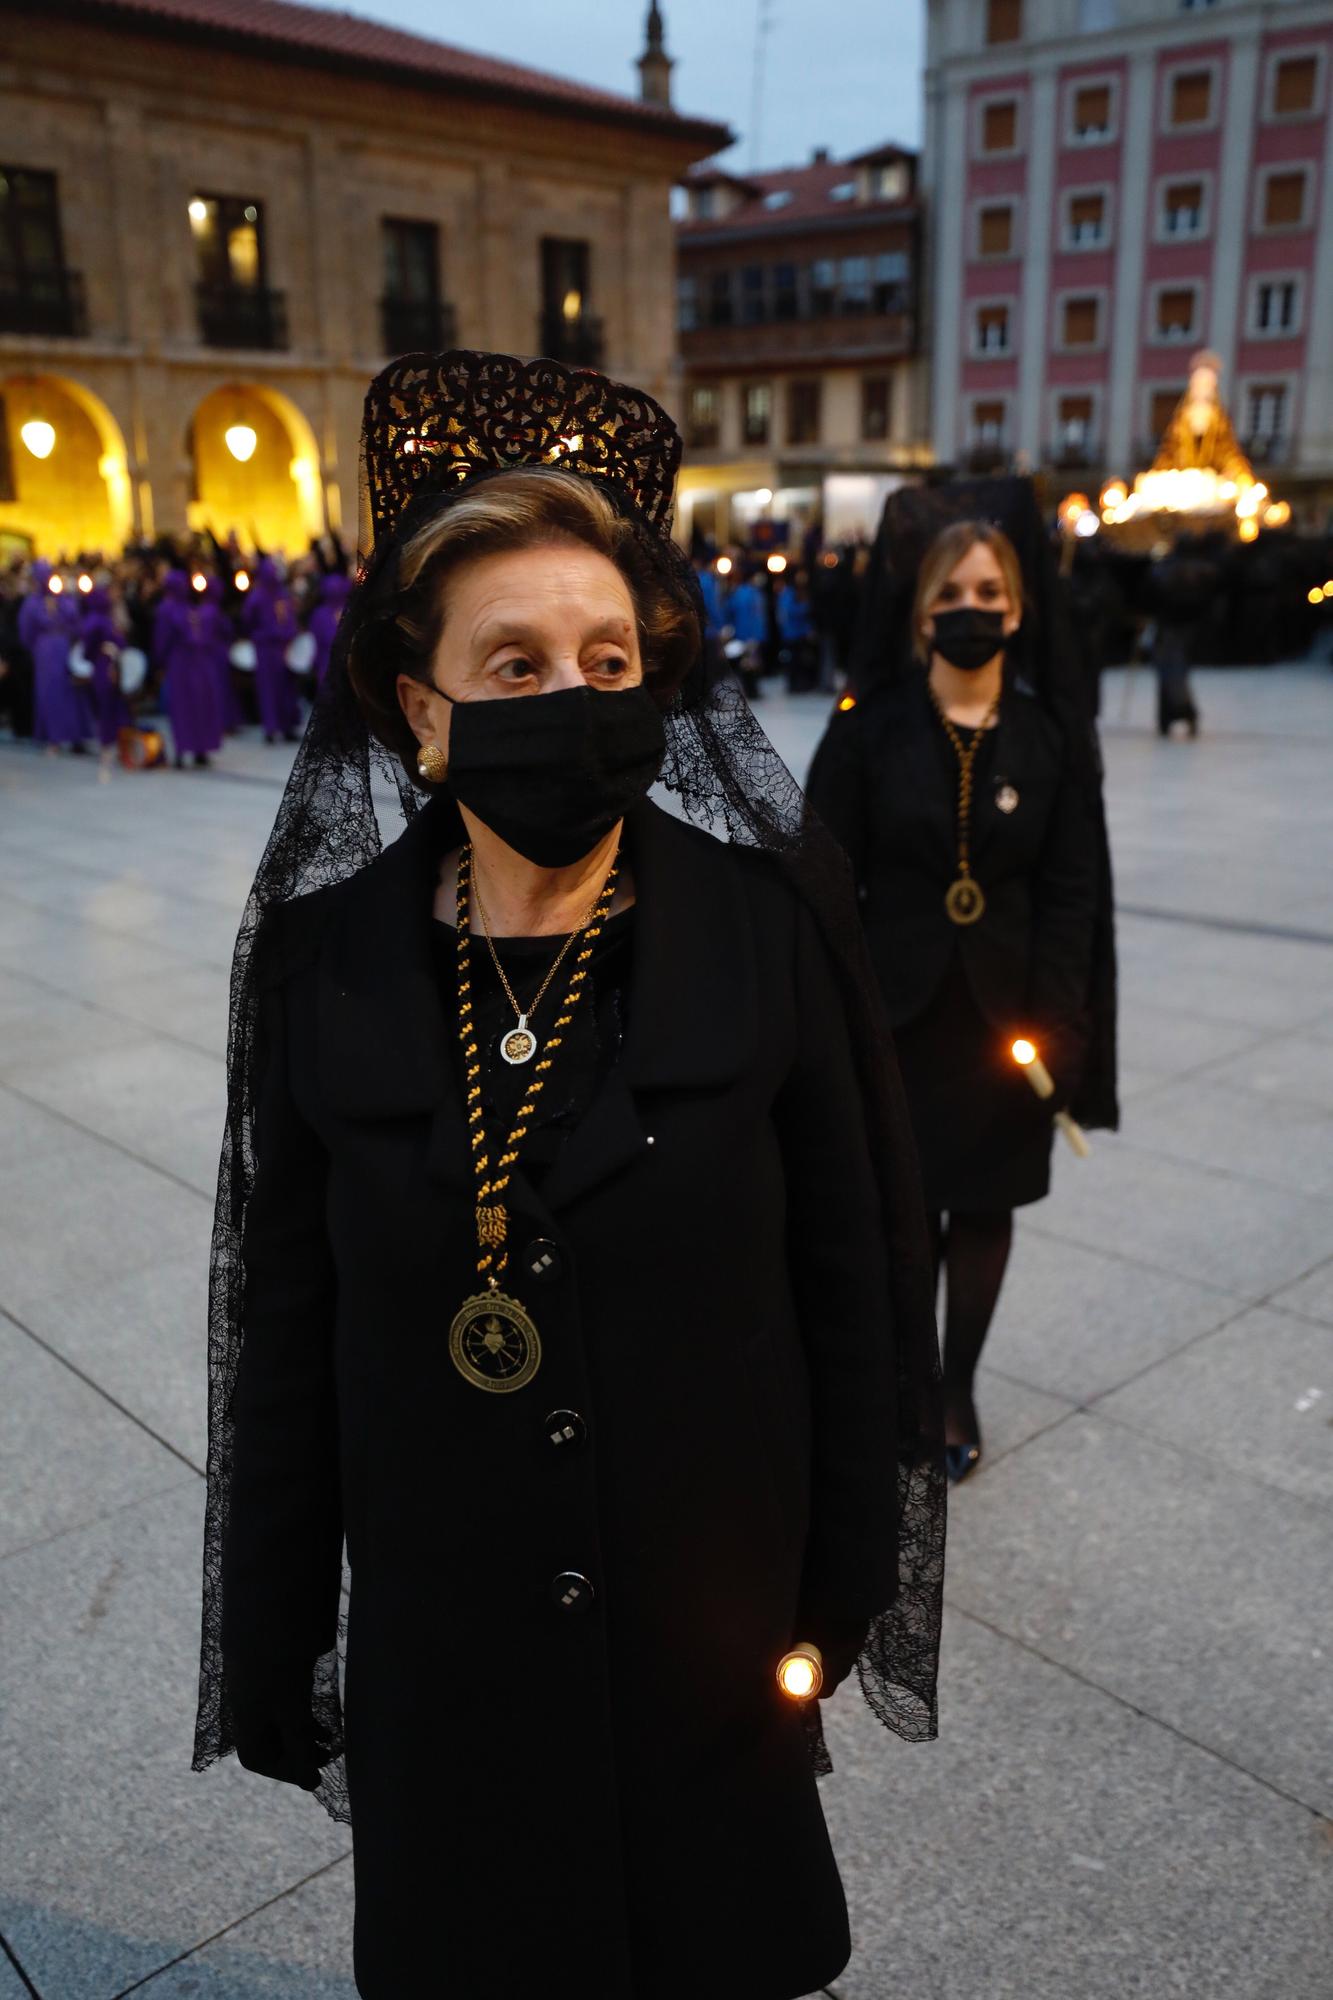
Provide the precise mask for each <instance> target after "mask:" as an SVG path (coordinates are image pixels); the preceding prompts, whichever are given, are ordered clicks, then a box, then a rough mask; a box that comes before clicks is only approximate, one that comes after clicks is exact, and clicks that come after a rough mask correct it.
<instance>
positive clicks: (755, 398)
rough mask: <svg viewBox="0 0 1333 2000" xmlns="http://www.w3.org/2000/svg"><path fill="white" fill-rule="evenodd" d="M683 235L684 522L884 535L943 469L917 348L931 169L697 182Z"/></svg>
mask: <svg viewBox="0 0 1333 2000" xmlns="http://www.w3.org/2000/svg"><path fill="white" fill-rule="evenodd" d="M683 200H684V213H683V214H682V215H681V216H680V217H679V219H678V221H677V225H676V232H677V252H678V257H679V272H678V280H677V283H678V320H679V328H680V348H681V359H682V363H683V366H684V370H685V431H686V470H685V474H684V477H683V479H682V482H681V503H682V514H683V516H684V525H685V526H686V528H687V529H693V530H697V531H699V532H700V533H702V534H705V535H708V536H711V537H713V538H714V539H716V540H717V541H718V542H725V541H728V540H733V539H734V540H744V539H746V538H747V536H748V535H749V533H750V530H751V529H752V527H754V526H755V525H756V524H757V523H758V522H759V521H761V520H764V519H767V520H768V521H770V522H773V523H776V524H778V525H779V526H780V527H781V526H782V525H784V524H785V526H786V528H787V531H788V532H791V531H792V530H793V529H795V530H798V531H799V529H800V528H802V527H804V526H805V525H806V524H807V523H808V522H810V521H812V520H813V519H815V518H816V517H818V518H819V519H820V520H821V521H822V523H823V525H824V528H825V531H826V533H827V535H828V536H829V538H830V539H832V540H842V539H844V538H845V537H847V536H850V535H854V534H857V533H867V534H868V533H870V532H871V531H872V530H873V528H874V526H875V523H876V522H877V521H878V518H879V513H880V509H881V507H882V505H883V499H884V494H885V492H886V491H887V490H888V488H889V486H890V485H891V484H892V483H893V482H894V481H900V480H901V479H903V478H904V477H906V476H908V475H909V474H910V473H911V472H912V471H913V470H914V469H916V468H918V467H920V466H922V465H924V464H926V463H927V462H928V460H929V451H928V448H927V439H928V414H927V409H926V402H925V387H926V384H925V377H924V371H923V368H922V365H921V362H920V359H919V350H918V340H917V283H918V279H917V265H918V245H919V227H920V214H919V209H918V205H917V199H916V158H915V155H914V154H912V153H910V152H908V151H907V150H906V149H904V148H903V147H900V146H884V147H880V148H877V149H876V150H874V151H873V152H868V153H864V154H860V155H858V156H857V157H856V158H855V159H852V160H842V161H839V160H833V159H830V158H829V156H828V155H827V153H825V152H822V151H821V152H819V153H817V154H816V155H815V157H814V158H813V160H811V161H810V162H808V163H807V164H806V165H805V166H801V167H789V168H785V169H777V170H774V171H772V172H766V173H757V174H752V175H745V176H741V175H737V174H732V173H727V172H725V171H723V170H721V169H719V168H718V167H716V166H704V167H700V168H696V169H695V170H694V171H693V172H692V173H691V174H690V175H689V176H688V177H687V179H686V183H685V187H684V191H683Z"/></svg>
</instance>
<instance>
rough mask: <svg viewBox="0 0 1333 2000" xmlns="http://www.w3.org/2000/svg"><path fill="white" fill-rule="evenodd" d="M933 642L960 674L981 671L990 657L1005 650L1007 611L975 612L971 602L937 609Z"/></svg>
mask: <svg viewBox="0 0 1333 2000" xmlns="http://www.w3.org/2000/svg"><path fill="white" fill-rule="evenodd" d="M930 643H931V645H932V646H933V647H934V649H935V651H936V652H937V653H939V654H942V656H943V657H944V658H945V659H946V660H947V661H948V662H949V665H950V666H951V667H957V669H958V671H959V673H963V674H976V673H980V671H981V669H982V668H983V667H984V666H985V665H986V663H987V661H988V660H993V659H994V658H995V655H996V654H997V653H1001V652H1003V651H1004V644H1005V639H1004V613H1003V612H1002V611H974V610H973V609H972V608H971V606H970V605H969V606H965V607H964V608H962V609H961V610H958V611H937V612H936V613H935V637H934V638H933V639H932V640H931V642H930Z"/></svg>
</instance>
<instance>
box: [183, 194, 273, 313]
mask: <svg viewBox="0 0 1333 2000" xmlns="http://www.w3.org/2000/svg"><path fill="white" fill-rule="evenodd" d="M189 217H190V231H191V234H192V235H193V237H194V254H195V270H196V273H197V283H196V288H195V289H196V296H197V298H198V304H199V331H200V334H201V336H202V338H203V340H204V341H205V343H206V344H207V345H208V346H210V347H262V348H274V347H285V346H286V345H287V328H286V319H285V313H284V310H283V304H282V301H281V300H280V299H279V298H278V297H277V295H276V294H275V293H272V292H270V291H269V290H268V281H267V270H268V260H267V255H266V252H265V243H264V205H263V203H262V202H261V201H256V200H252V199H251V198H250V197H249V196H247V195H239V194H196V195H194V196H192V197H191V200H190V203H189Z"/></svg>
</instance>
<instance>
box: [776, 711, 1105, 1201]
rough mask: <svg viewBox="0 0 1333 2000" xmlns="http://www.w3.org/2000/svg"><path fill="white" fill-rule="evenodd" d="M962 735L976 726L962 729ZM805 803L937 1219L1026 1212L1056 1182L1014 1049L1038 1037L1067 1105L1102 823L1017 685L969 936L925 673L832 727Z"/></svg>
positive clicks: (984, 752) (1080, 1051) (948, 774)
mask: <svg viewBox="0 0 1333 2000" xmlns="http://www.w3.org/2000/svg"><path fill="white" fill-rule="evenodd" d="M960 734H961V735H962V736H963V738H964V741H968V740H971V738H972V737H973V736H974V735H975V732H972V731H968V730H965V729H964V730H961V731H960ZM807 796H808V797H809V799H810V803H811V805H812V806H813V807H814V809H815V811H816V812H817V813H818V814H819V816H820V818H821V819H823V820H824V822H825V823H826V825H828V826H829V827H830V829H831V830H832V832H833V833H834V834H835V835H836V836H837V837H838V839H839V840H840V841H841V842H842V844H843V846H844V848H845V849H846V851H847V853H848V855H849V857H850V859H851V862H852V867H853V871H854V873H855V876H856V883H857V891H858V895H859V897H860V901H861V908H862V915H863V919H864V922H865V927H866V936H867V942H868V944H869V946H870V953H871V957H872V960H873V961H874V964H875V969H876V971H877V972H878V974H879V978H880V984H881V986H882V987H883V989H884V994H885V998H886V1000H887V1002H888V1005H889V1013H890V1018H891V1020H892V1023H893V1027H894V1039H895V1042H896V1045H897V1050H898V1058H899V1062H900V1065H901V1068H902V1074H903V1083H904V1086H905V1088H906V1091H907V1098H908V1104H909V1107H910V1110H911V1114H912V1125H913V1130H914V1132H915V1134H916V1140H917V1147H918V1151H919V1153H920V1157H921V1166H922V1179H923V1183H924V1188H925V1196H926V1206H927V1208H928V1209H930V1210H932V1211H933V1212H935V1213H942V1212H945V1211H957V1212H969V1211H975V1210H978V1209H1007V1208H1019V1207H1022V1206H1024V1205H1026V1204H1027V1203H1029V1202H1034V1201H1040V1200H1041V1199H1042V1197H1043V1196H1044V1195H1045V1194H1046V1192H1047V1190H1048V1188H1049V1185H1050V1152H1051V1136H1052V1130H1053V1125H1052V1116H1051V1106H1050V1105H1045V1104H1043V1103H1042V1102H1041V1101H1040V1100H1039V1099H1038V1098H1037V1097H1036V1096H1035V1094H1034V1093H1033V1091H1032V1088H1031V1085H1030V1084H1029V1083H1028V1081H1027V1079H1026V1077H1024V1076H1023V1074H1022V1073H1021V1071H1020V1070H1019V1069H1018V1067H1017V1065H1016V1064H1015V1063H1014V1061H1013V1059H1012V1056H1011V1055H1010V1053H1009V1051H1010V1048H1011V1045H1012V1042H1013V1040H1014V1038H1015V1036H1017V1035H1020V1034H1021V1035H1026V1036H1029V1037H1030V1038H1031V1039H1032V1040H1033V1041H1035V1042H1036V1043H1037V1045H1038V1047H1039V1049H1040V1051H1041V1054H1042V1057H1043V1059H1044V1061H1045V1062H1046V1064H1047V1066H1048V1068H1049V1069H1050V1070H1051V1072H1052V1074H1053V1076H1054V1077H1055V1079H1056V1083H1057V1087H1058V1092H1059V1095H1058V1096H1057V1098H1056V1100H1055V1102H1056V1103H1060V1102H1064V1101H1067V1099H1068V1097H1069V1096H1070V1094H1071V1093H1072V1091H1073V1089H1074V1087H1075V1084H1076V1082H1077V1078H1078V1074H1079V1070H1080V1066H1081V1063H1082V1061H1083V1057H1084V1053H1085V1050H1086V1043H1087V1034H1088V991H1087V989H1088V979H1089V970H1090V964H1091V956H1092V940H1093V929H1094V923H1095V917H1096V896H1097V880H1098V873H1097V870H1098V851H1099V850H1098V844H1097V829H1096V822H1095V819H1094V816H1093V813H1092V811H1091V809H1090V806H1089V803H1088V799H1087V795H1086V793H1085V792H1084V791H1083V790H1082V789H1081V788H1080V787H1079V786H1078V785H1077V783H1076V782H1075V781H1074V780H1073V779H1072V777H1071V775H1070V773H1069V771H1068V768H1067V764H1066V760H1065V756H1064V746H1063V743H1062V739H1061V736H1060V731H1059V729H1058V727H1057V725H1056V723H1055V721H1054V720H1053V718H1052V717H1051V716H1050V715H1049V714H1048V713H1047V712H1046V711H1045V710H1044V709H1043V708H1042V706H1041V704H1040V703H1039V702H1038V701H1037V700H1036V699H1035V697H1033V696H1032V695H1030V694H1027V693H1025V692H1024V691H1023V690H1022V689H1021V688H1020V687H1018V686H1017V685H1015V684H1014V683H1013V682H1012V681H1011V682H1009V683H1007V685H1006V687H1005V691H1004V694H1003V696H1002V700H1001V707H1000V716H999V721H998V724H997V726H996V727H995V728H994V729H991V730H988V731H986V733H985V736H984V737H983V740H982V742H981V744H980V746H979V747H978V749H977V753H976V759H975V762H974V765H973V804H972V823H971V839H970V860H971V867H972V873H973V875H974V877H975V878H976V880H977V881H978V883H979V884H980V885H981V888H982V890H983V892H984V894H985V897H986V907H985V910H984V912H983V914H982V916H981V917H980V918H979V919H978V920H977V921H976V922H975V923H973V924H970V925H966V926H962V925H957V924H954V923H953V922H952V921H951V920H950V918H949V916H948V915H947V913H946V911H945V907H944V898H945V894H946V892H947V890H948V887H949V884H950V883H951V882H952V881H953V880H954V879H955V877H956V876H957V873H958V836H957V802H958V759H957V756H956V754H955V752H954V750H953V747H952V745H951V744H950V742H949V739H948V737H947V736H946V735H945V733H944V730H943V728H942V727H941V725H940V722H939V719H938V717H937V716H936V714H935V712H934V709H933V707H932V705H931V702H930V699H929V695H928V693H927V690H926V685H925V676H924V674H917V675H914V676H913V677H912V678H911V679H910V680H908V681H905V682H902V683H899V684H896V685H894V686H892V687H887V688H882V689H879V690H876V691H875V692H874V693H872V694H871V695H869V696H867V697H866V698H865V699H864V700H863V701H861V702H860V703H858V705H857V706H856V707H855V708H854V709H851V710H849V711H846V712H845V713H842V712H840V713H837V714H835V715H834V717H833V719H832V721H831V722H830V724H829V727H828V730H827V731H826V733H825V736H824V739H823V741H822V743H821V744H820V746H819V749H818V750H817V752H816V754H815V761H814V764H813V766H812V768H811V772H810V779H809V784H808V786H807Z"/></svg>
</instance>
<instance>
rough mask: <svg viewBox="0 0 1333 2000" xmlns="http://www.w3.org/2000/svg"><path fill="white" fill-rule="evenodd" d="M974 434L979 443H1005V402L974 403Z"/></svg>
mask: <svg viewBox="0 0 1333 2000" xmlns="http://www.w3.org/2000/svg"><path fill="white" fill-rule="evenodd" d="M972 436H973V438H974V439H975V441H976V443H977V444H984V445H998V444H1003V442H1004V404H1003V403H974V404H973V405H972Z"/></svg>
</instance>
